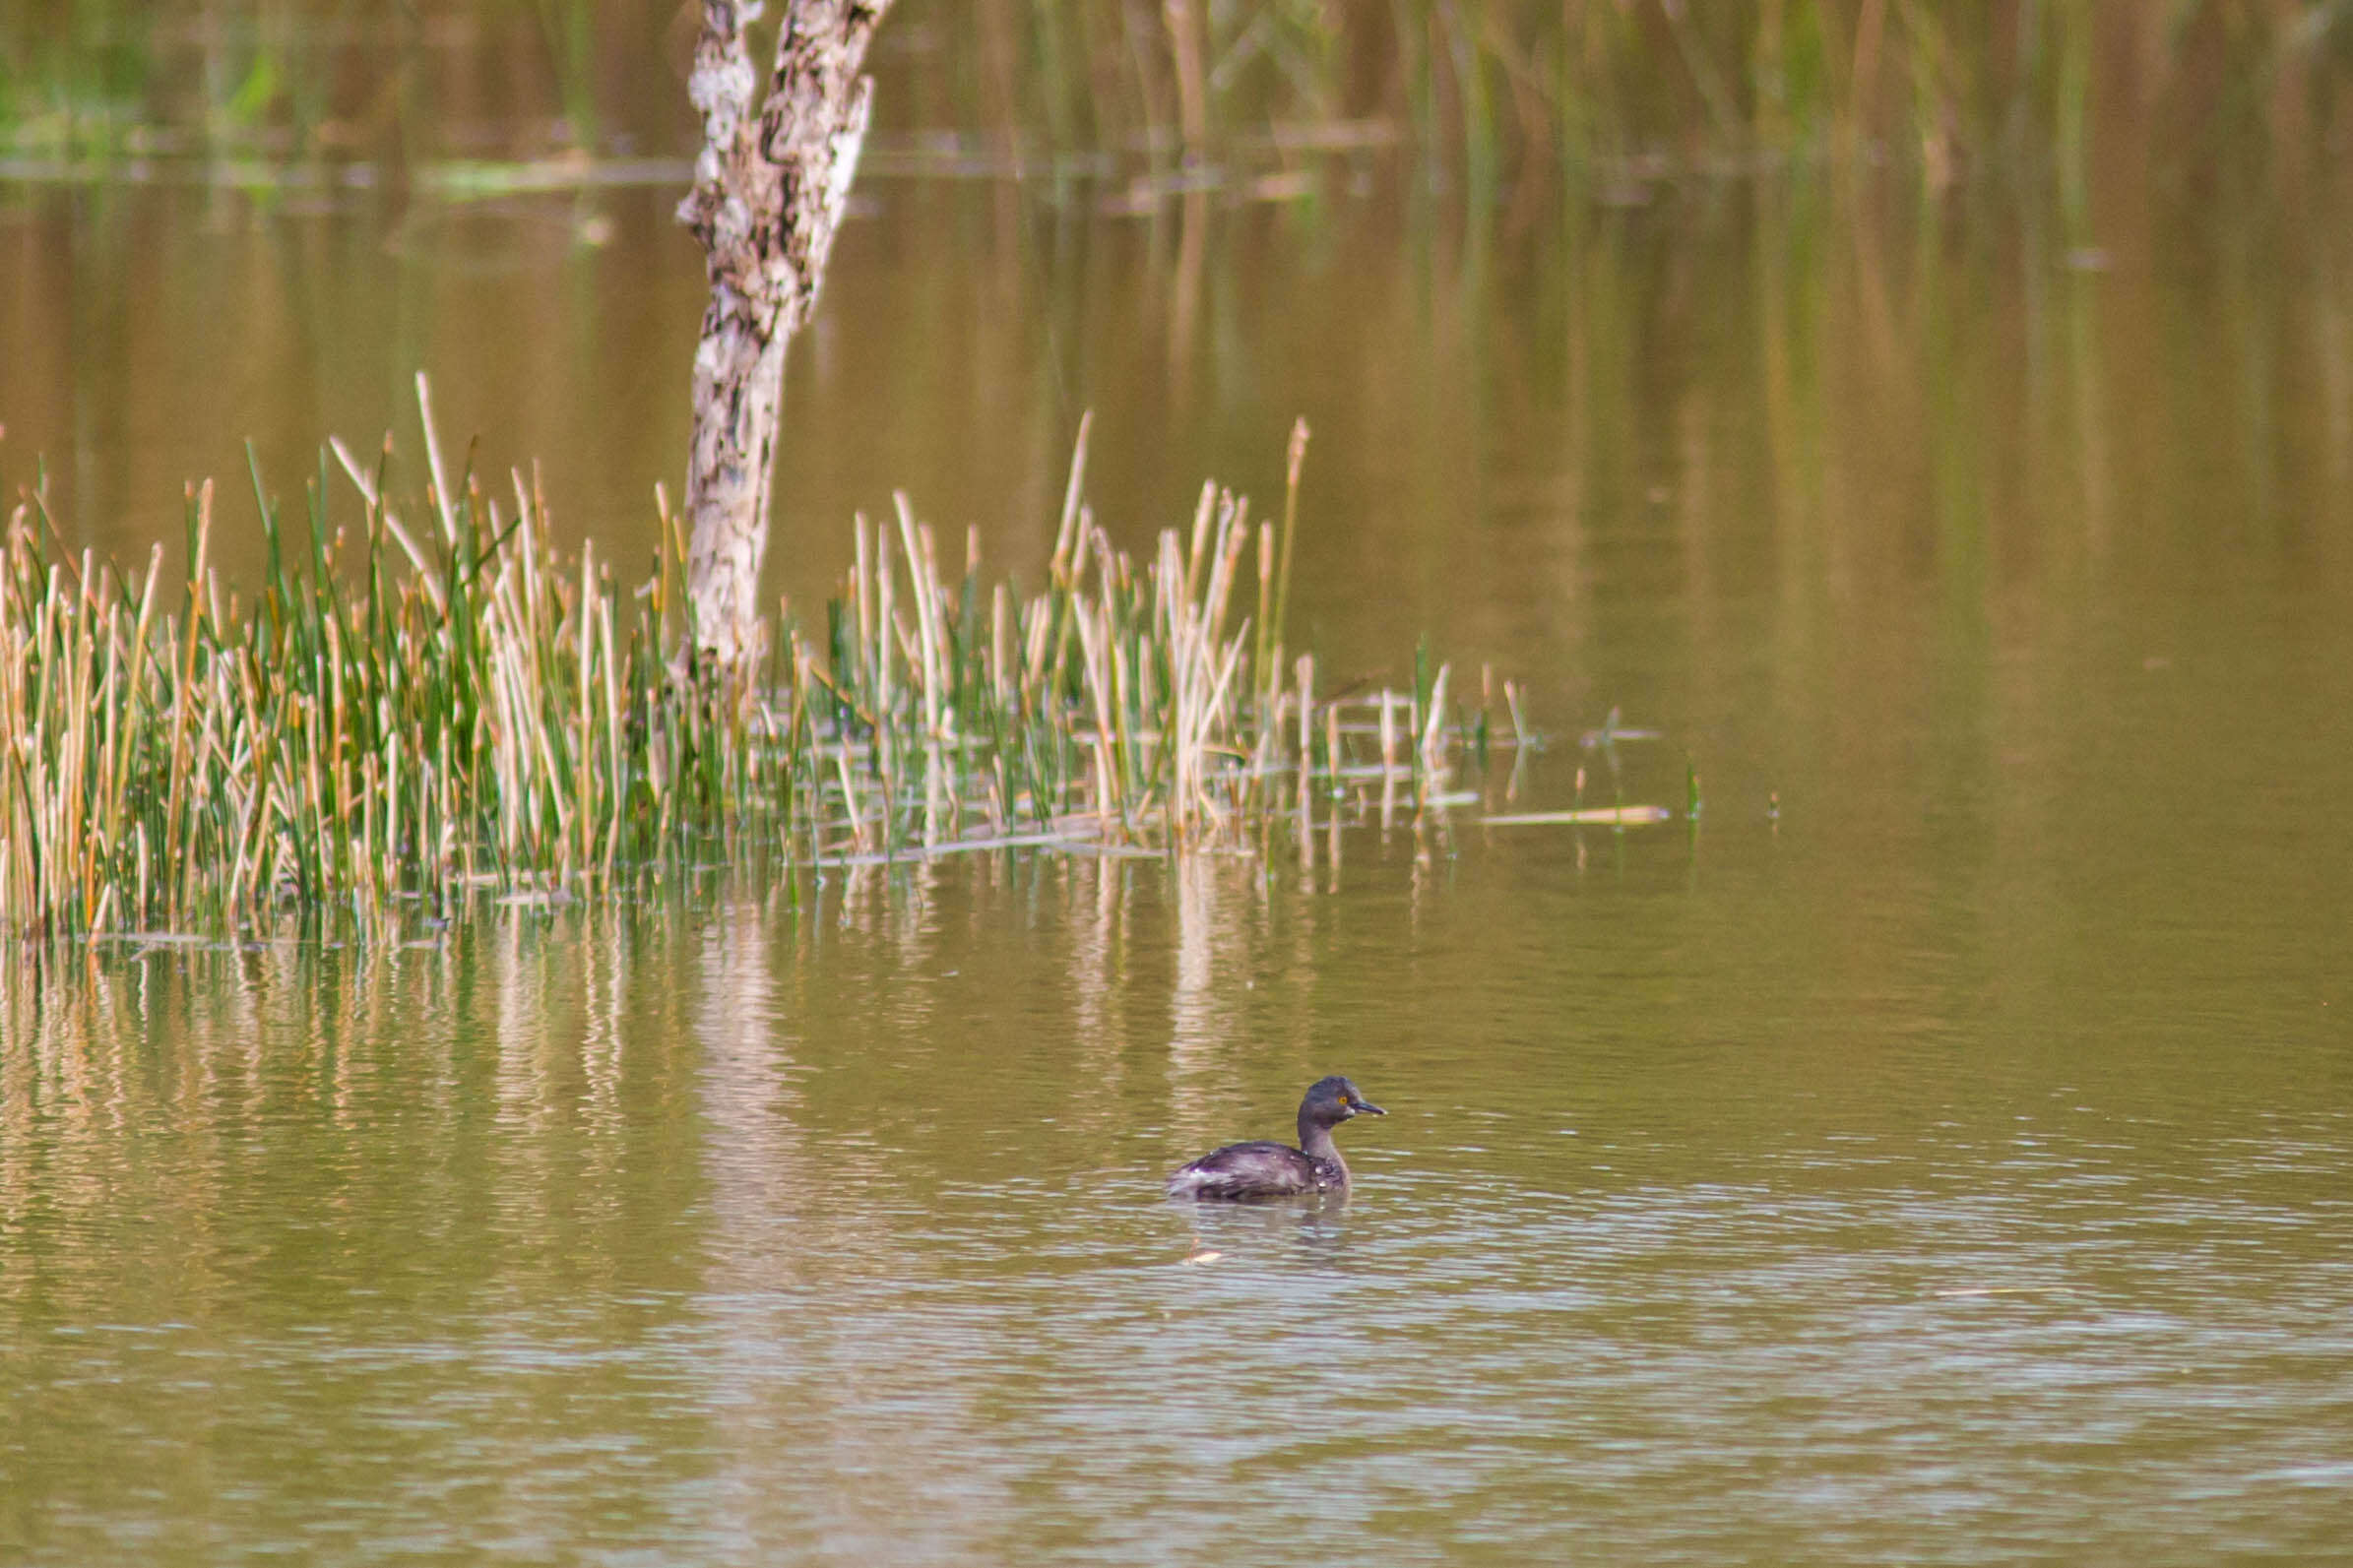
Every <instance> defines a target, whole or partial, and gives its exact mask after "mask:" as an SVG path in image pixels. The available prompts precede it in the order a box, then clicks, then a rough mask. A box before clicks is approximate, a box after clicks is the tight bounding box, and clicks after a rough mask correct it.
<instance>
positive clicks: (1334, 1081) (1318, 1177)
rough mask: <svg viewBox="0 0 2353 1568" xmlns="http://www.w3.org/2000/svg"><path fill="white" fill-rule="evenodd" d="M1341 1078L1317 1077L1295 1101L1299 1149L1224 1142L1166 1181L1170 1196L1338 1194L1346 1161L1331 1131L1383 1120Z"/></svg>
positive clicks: (1378, 1111)
mask: <svg viewBox="0 0 2353 1568" xmlns="http://www.w3.org/2000/svg"><path fill="white" fill-rule="evenodd" d="M1387 1114H1388V1112H1387V1111H1385V1110H1383V1109H1381V1108H1380V1107H1379V1106H1378V1105H1375V1104H1374V1103H1372V1101H1370V1100H1368V1099H1367V1098H1365V1097H1364V1096H1362V1095H1360V1094H1358V1093H1357V1086H1356V1085H1354V1084H1352V1083H1350V1082H1349V1081H1348V1080H1347V1079H1345V1078H1337V1077H1335V1078H1319V1079H1317V1080H1316V1081H1315V1086H1314V1087H1313V1088H1312V1089H1309V1090H1308V1091H1307V1098H1304V1099H1303V1100H1301V1101H1300V1102H1299V1147H1298V1148H1297V1149H1294V1148H1292V1147H1291V1146H1290V1145H1288V1144H1276V1143H1248V1144H1228V1145H1227V1146H1226V1147H1225V1148H1223V1149H1217V1150H1212V1151H1211V1152H1210V1153H1208V1154H1206V1155H1203V1156H1202V1157H1201V1158H1200V1159H1198V1160H1194V1161H1193V1162H1192V1163H1191V1164H1189V1165H1185V1166H1182V1167H1180V1168H1179V1169H1178V1170H1177V1171H1176V1174H1175V1175H1172V1176H1171V1177H1169V1196H1170V1197H1172V1198H1280V1197H1285V1196H1287V1195H1289V1194H1292V1193H1300V1192H1343V1191H1346V1190H1347V1188H1348V1161H1346V1160H1342V1159H1341V1158H1340V1149H1339V1146H1338V1145H1337V1144H1334V1143H1333V1142H1332V1129H1333V1128H1334V1127H1337V1126H1339V1125H1340V1124H1341V1123H1342V1122H1344V1121H1346V1120H1348V1119H1349V1118H1350V1117H1351V1116H1365V1115H1372V1116H1386V1115H1387Z"/></svg>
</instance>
